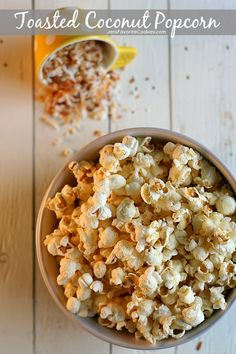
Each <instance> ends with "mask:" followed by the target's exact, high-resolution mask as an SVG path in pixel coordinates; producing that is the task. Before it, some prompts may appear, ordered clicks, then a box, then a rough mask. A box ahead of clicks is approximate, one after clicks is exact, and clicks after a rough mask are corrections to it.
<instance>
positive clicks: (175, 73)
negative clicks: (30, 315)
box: [171, 0, 236, 354]
mask: <svg viewBox="0 0 236 354" xmlns="http://www.w3.org/2000/svg"><path fill="white" fill-rule="evenodd" d="M171 8H176V9H180V8H182V9H189V8H199V9H202V8H210V9H211V8H222V9H223V8H228V9H233V8H235V2H234V1H223V0H221V1H214V3H213V2H212V1H205V0H202V1H198V2H197V3H196V1H187V0H185V1H182V2H181V3H180V2H179V1H176V0H171ZM235 55H236V42H235V38H234V37H230V36H222V37H220V36H217V37H216V36H211V37H210V36H177V37H176V38H175V39H173V40H172V41H171V70H172V82H171V86H172V122H173V129H174V130H176V131H180V132H182V133H184V134H186V135H189V136H191V137H193V138H195V139H196V140H198V141H199V142H201V143H203V144H204V145H206V146H207V147H208V148H210V149H211V150H212V151H214V153H215V154H216V155H218V156H219V157H220V158H221V160H222V161H224V162H225V163H226V165H227V166H228V167H229V168H230V169H231V171H232V172H233V173H234V174H235V173H236V144H235V132H236V131H235V123H236V121H235V114H236V103H235V97H234V96H235V90H236V84H235V82H236V80H235V79H236V64H235ZM235 314H236V305H234V306H233V307H232V308H231V309H230V310H229V312H228V313H227V314H226V315H225V316H224V318H223V319H222V320H220V321H219V323H217V324H216V325H215V326H214V327H213V328H212V329H210V330H209V331H208V332H207V333H206V334H205V335H204V336H201V337H200V338H198V339H196V340H195V341H192V342H189V343H187V344H185V345H182V346H180V347H178V350H177V353H178V354H188V353H195V352H197V349H196V347H197V344H198V343H200V342H201V343H202V346H201V349H200V350H199V353H204V354H211V353H216V354H220V353H224V354H231V353H233V352H234V348H235V346H236V340H235V336H234V334H233V333H235V330H236V325H235V320H234V319H235ZM226 334H227V340H225V335H226Z"/></svg>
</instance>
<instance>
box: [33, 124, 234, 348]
mask: <svg viewBox="0 0 236 354" xmlns="http://www.w3.org/2000/svg"><path fill="white" fill-rule="evenodd" d="M125 135H133V136H136V137H138V136H140V137H142V136H151V137H152V138H153V139H154V140H155V141H156V142H167V141H172V142H174V143H181V144H184V145H187V146H189V147H192V148H194V149H196V150H197V151H199V152H200V153H201V154H202V155H203V156H204V157H205V158H206V159H207V160H208V161H210V162H211V163H212V164H213V165H215V166H216V168H218V170H219V171H220V172H221V174H222V175H223V176H224V177H225V179H226V180H227V181H228V183H229V184H230V186H231V187H232V189H233V190H234V192H235V194H236V181H235V179H234V177H233V176H232V175H231V174H230V172H229V171H228V169H227V168H226V167H225V166H224V164H223V163H222V162H220V161H219V160H218V158H217V157H216V156H214V155H213V154H212V153H211V152H210V151H209V150H208V149H206V148H205V147H203V146H202V145H201V144H199V143H197V142H196V141H194V140H192V139H190V138H188V137H186V136H184V135H181V134H178V133H175V132H172V131H169V130H163V129H157V128H131V129H125V130H120V131H116V132H114V133H111V134H108V135H105V136H102V137H101V138H98V139H96V140H94V141H92V142H91V143H89V144H88V145H86V146H85V147H84V148H82V149H81V150H79V151H78V152H77V153H76V154H75V155H74V156H73V157H72V159H71V160H78V161H79V160H89V159H96V158H97V157H98V152H99V150H100V149H101V148H102V147H103V146H104V145H106V144H113V143H115V142H117V141H121V140H122V138H123V137H124V136H125ZM66 183H75V182H74V179H73V175H72V174H71V173H69V171H68V168H67V165H66V166H64V167H63V168H62V169H61V170H60V171H59V172H58V173H57V175H56V176H55V178H54V179H53V181H52V182H51V184H50V186H49V187H48V190H47V191H46V193H45V196H44V198H43V201H42V204H41V207H40V210H39V214H38V220H37V230H36V247H37V256H38V262H39V266H40V270H41V273H42V276H43V279H44V281H45V284H46V286H47V288H48V290H49V292H50V294H51V296H52V297H53V299H54V301H55V302H56V304H57V305H58V306H59V307H60V309H61V310H62V311H63V312H64V313H65V315H67V316H68V317H69V318H70V319H71V320H73V321H76V322H77V323H78V330H79V325H80V326H82V327H83V328H84V329H86V330H87V331H88V332H90V333H91V334H93V335H95V336H97V337H98V338H100V339H103V340H105V341H107V342H109V343H112V344H116V345H119V346H122V347H126V348H130V349H143V350H148V349H163V348H168V347H173V346H176V345H179V344H182V343H185V342H187V341H189V340H191V339H193V338H195V337H196V336H198V335H200V334H202V332H204V331H205V330H207V329H208V328H209V327H210V326H211V325H212V324H214V323H215V322H216V321H217V320H218V319H219V318H220V317H221V316H222V315H223V314H224V313H225V312H226V311H227V309H228V308H229V307H230V306H231V304H232V302H233V300H234V299H235V297H236V289H234V290H230V291H229V292H228V294H227V304H228V305H227V309H226V310H224V311H222V310H217V311H215V312H214V313H213V315H212V316H211V317H209V318H208V319H206V320H205V321H204V322H203V323H201V324H200V325H199V326H198V327H196V328H193V329H192V330H191V331H189V332H186V334H185V335H184V336H183V337H182V338H180V339H177V340H176V339H165V340H162V341H160V342H157V344H155V345H151V344H149V343H148V342H146V341H145V340H141V339H140V340H136V339H135V338H134V336H133V335H132V334H130V333H128V332H123V331H122V332H119V331H116V330H115V329H108V328H106V327H103V326H101V325H99V324H98V323H97V321H96V319H93V318H81V317H78V316H75V315H73V314H72V313H70V312H69V311H67V310H66V307H65V305H66V298H65V296H64V293H63V288H62V287H60V286H58V285H57V282H56V278H57V275H58V265H57V263H56V260H55V257H53V256H51V255H50V254H49V253H48V251H47V249H46V247H45V246H44V244H43V240H44V238H45V236H46V235H47V234H49V233H50V232H52V231H53V230H54V228H56V227H57V220H56V218H55V216H54V213H52V212H51V211H49V210H47V209H45V208H44V205H45V202H46V200H47V199H48V197H52V196H54V195H55V193H56V192H58V191H59V190H61V188H62V187H63V186H64V185H65V184H66Z"/></svg>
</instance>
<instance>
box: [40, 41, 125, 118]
mask: <svg viewBox="0 0 236 354" xmlns="http://www.w3.org/2000/svg"><path fill="white" fill-rule="evenodd" d="M103 61H104V51H103V47H102V44H101V43H100V42H98V41H92V40H91V41H83V42H80V43H73V44H70V45H68V46H66V47H64V48H62V49H59V50H58V51H57V52H56V53H55V54H54V55H53V56H51V57H50V59H49V60H47V61H46V63H45V65H44V67H43V78H44V80H45V81H46V83H47V85H48V86H49V88H50V90H49V91H48V92H47V95H46V97H45V98H44V100H45V101H44V102H45V112H46V113H47V114H48V115H49V116H51V117H54V118H55V119H57V120H59V121H60V122H61V123H63V124H64V123H68V122H71V121H74V120H80V119H81V118H83V117H84V116H86V117H87V116H88V117H89V118H92V119H98V120H100V119H105V118H106V117H108V115H109V114H112V113H113V114H115V111H116V106H117V102H116V96H117V90H118V82H119V79H120V78H119V75H118V74H117V73H116V72H115V71H108V72H107V71H106V70H105V68H104V67H103Z"/></svg>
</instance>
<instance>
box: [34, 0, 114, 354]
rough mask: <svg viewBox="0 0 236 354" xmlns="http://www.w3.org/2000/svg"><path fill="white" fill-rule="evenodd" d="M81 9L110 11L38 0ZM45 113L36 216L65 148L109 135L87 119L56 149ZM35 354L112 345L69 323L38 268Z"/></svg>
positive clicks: (38, 145)
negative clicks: (97, 135) (98, 134)
mask: <svg viewBox="0 0 236 354" xmlns="http://www.w3.org/2000/svg"><path fill="white" fill-rule="evenodd" d="M78 5H79V6H80V7H81V8H86V7H88V8H98V7H102V8H107V1H106V0H102V1H96V3H95V4H94V1H92V0H91V1H87V0H84V1H80V2H79V3H78V2H77V1H70V2H69V3H65V1H50V2H48V1H47V0H36V1H35V6H36V8H37V9H39V8H60V7H63V6H78ZM42 113H43V110H42V105H41V104H38V103H37V104H36V111H35V124H36V132H35V137H36V140H35V176H36V181H35V182H36V183H35V188H36V189H35V193H36V214H37V210H38V208H39V205H40V202H41V199H42V197H43V195H44V193H45V191H46V188H47V186H48V184H49V183H50V181H51V179H52V178H53V177H54V175H55V174H56V172H57V170H58V169H59V168H60V167H62V166H63V165H64V164H66V161H67V159H66V158H65V157H62V156H61V153H62V151H63V149H64V147H67V146H70V147H73V148H75V149H79V148H80V147H82V146H83V145H85V144H87V143H89V142H90V141H91V140H93V139H94V138H95V137H94V136H93V132H94V130H102V131H103V132H105V133H106V132H108V120H106V121H103V122H96V121H91V120H90V121H89V120H84V121H82V122H81V125H80V131H79V133H78V134H75V135H74V136H73V137H71V138H70V141H68V142H66V141H65V142H64V143H62V144H59V145H57V146H53V145H52V141H53V140H55V139H57V138H58V137H59V136H61V135H62V132H61V131H56V130H53V129H52V128H50V127H48V126H47V125H45V124H44V123H42V121H41V120H40V117H41V116H42ZM35 336H36V353H38V354H42V353H43V354H51V353H57V354H68V353H70V354H91V353H95V352H96V353H103V354H108V352H109V345H108V344H107V343H105V342H102V341H100V340H98V339H97V338H95V337H94V336H92V335H90V334H89V333H87V332H85V331H84V330H83V329H82V328H81V327H80V326H79V325H77V324H75V323H72V322H71V321H70V320H68V319H67V318H66V317H65V315H64V314H63V313H61V311H60V310H59V309H58V308H57V306H56V305H55V304H54V302H53V301H52V299H51V297H50V295H49V293H48V291H47V289H46V287H45V285H44V283H43V281H42V278H41V274H40V272H39V269H38V266H37V272H36V333H35Z"/></svg>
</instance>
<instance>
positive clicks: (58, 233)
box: [44, 136, 236, 343]
mask: <svg viewBox="0 0 236 354" xmlns="http://www.w3.org/2000/svg"><path fill="white" fill-rule="evenodd" d="M69 169H70V170H71V173H73V174H74V177H75V180H76V182H77V184H76V185H75V186H74V187H71V186H68V185H66V186H64V187H63V188H62V190H61V191H60V192H58V193H56V195H55V196H54V197H53V198H51V199H49V200H48V201H47V205H46V206H47V208H49V209H50V210H52V211H53V212H54V213H55V215H56V217H57V218H58V222H59V223H58V228H57V229H55V230H54V231H53V232H52V233H51V234H49V235H47V236H46V239H45V241H44V244H45V246H46V247H47V249H48V252H49V253H50V254H51V255H53V256H55V257H57V259H59V260H60V264H59V274H58V278H57V283H58V284H59V285H60V286H62V287H63V288H64V293H65V296H66V298H67V304H66V308H67V309H68V311H70V312H72V313H73V314H75V315H78V316H82V317H87V316H89V317H91V316H94V315H98V322H99V323H100V324H101V325H103V326H106V327H109V328H115V329H117V330H122V329H124V330H127V331H129V332H130V333H133V334H134V335H135V337H136V338H145V339H146V340H147V341H149V342H150V343H156V341H159V340H162V339H165V338H168V337H173V338H180V337H182V336H183V335H184V334H185V332H186V331H189V330H191V328H193V327H196V326H198V325H199V324H200V323H202V322H203V321H204V320H205V319H206V318H207V317H209V316H211V315H212V313H213V312H214V310H217V309H222V310H224V309H225V308H226V307H227V303H226V293H227V290H229V289H231V288H233V287H235V286H236V264H235V261H236V256H235V253H236V252H235V247H236V223H235V206H236V202H235V196H234V194H233V192H232V190H231V189H230V187H229V186H228V185H227V184H226V183H225V181H224V179H223V178H222V176H221V175H220V173H219V172H218V171H217V170H216V168H215V167H213V166H211V164H210V163H209V162H208V161H206V160H205V159H204V158H203V157H202V156H201V155H200V154H199V153H198V152H196V151H194V150H193V149H191V148H188V147H187V146H183V145H180V144H174V143H171V142H168V143H167V144H165V145H160V144H158V145H155V144H154V143H153V142H152V139H151V138H150V137H146V138H134V137H131V136H126V137H124V138H123V140H122V141H121V142H117V143H115V144H114V145H106V146H104V147H103V148H102V149H101V151H100V158H99V161H83V162H71V163H70V165H69Z"/></svg>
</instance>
